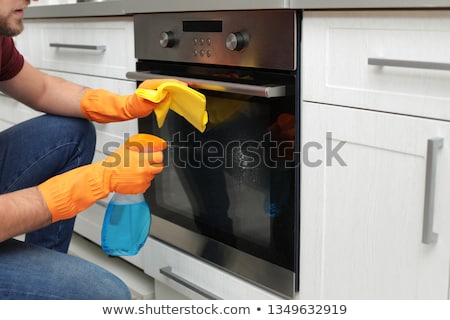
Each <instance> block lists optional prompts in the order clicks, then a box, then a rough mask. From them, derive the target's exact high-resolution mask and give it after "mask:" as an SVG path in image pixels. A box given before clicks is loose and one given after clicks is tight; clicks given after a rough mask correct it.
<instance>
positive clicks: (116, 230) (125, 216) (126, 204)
mask: <svg viewBox="0 0 450 320" xmlns="http://www.w3.org/2000/svg"><path fill="white" fill-rule="evenodd" d="M129 141H132V142H133V143H132V145H133V147H135V146H136V143H138V144H140V145H141V146H142V148H141V147H139V152H154V151H159V150H163V149H165V148H166V147H167V144H166V142H165V141H164V140H162V139H160V138H158V137H155V136H152V135H148V134H138V135H135V136H133V137H131V138H130V139H129V140H128V141H127V142H126V143H125V146H127V143H128V142H129ZM136 141H138V142H136ZM156 144H158V145H156ZM134 152H135V151H134ZM151 220H152V218H151V212H150V207H149V205H148V203H147V201H146V200H145V198H144V195H143V194H142V193H141V194H121V193H115V194H114V195H113V197H112V198H111V201H110V202H109V204H108V207H107V208H106V213H105V216H104V219H103V226H102V236H101V242H102V249H103V251H104V252H105V253H106V254H108V255H110V256H132V255H136V254H137V253H138V252H139V250H140V249H141V248H142V247H143V245H144V244H145V241H146V240H147V238H148V234H149V231H150V226H151Z"/></svg>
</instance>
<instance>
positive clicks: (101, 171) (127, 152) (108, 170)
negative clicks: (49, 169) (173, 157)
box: [38, 134, 167, 222]
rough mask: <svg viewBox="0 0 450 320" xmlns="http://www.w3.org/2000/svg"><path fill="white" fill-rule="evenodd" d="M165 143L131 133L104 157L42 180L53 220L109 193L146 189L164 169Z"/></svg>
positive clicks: (155, 138) (78, 209)
mask: <svg viewBox="0 0 450 320" xmlns="http://www.w3.org/2000/svg"><path fill="white" fill-rule="evenodd" d="M166 146H167V143H166V142H165V141H164V140H163V139H161V138H158V137H155V136H152V135H147V134H138V135H134V136H132V137H131V138H130V139H128V140H127V142H126V143H125V144H124V145H123V146H121V147H120V148H118V149H117V150H116V151H115V152H113V153H112V154H110V155H109V156H108V157H106V158H105V160H103V161H99V162H96V163H93V164H89V165H85V166H82V167H79V168H76V169H73V170H70V171H68V172H65V173H63V174H60V175H58V176H55V177H53V178H50V179H49V180H47V181H45V182H43V183H42V184H40V185H39V186H38V189H39V191H40V192H41V194H42V196H43V198H44V200H45V202H46V203H47V206H48V208H49V209H50V212H51V213H52V222H55V221H59V220H64V219H69V218H72V217H74V216H75V215H77V214H78V213H79V212H81V211H82V210H84V209H86V208H88V207H90V206H91V205H92V204H94V203H95V202H96V201H97V200H100V199H103V198H105V197H107V196H108V194H109V193H110V192H120V193H124V194H137V193H142V192H145V190H147V189H148V187H149V186H150V184H151V181H152V180H153V178H154V177H155V175H156V174H158V173H160V172H161V171H162V170H163V164H162V161H163V155H162V151H161V150H163V149H164V148H165V147H166Z"/></svg>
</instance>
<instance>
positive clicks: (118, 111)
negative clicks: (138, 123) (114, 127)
mask: <svg viewBox="0 0 450 320" xmlns="http://www.w3.org/2000/svg"><path fill="white" fill-rule="evenodd" d="M166 82H175V83H178V84H180V85H185V86H187V84H185V83H184V82H181V81H178V80H175V79H152V80H146V81H144V82H142V83H141V84H140V85H139V88H141V89H147V90H155V89H156V88H158V86H159V85H160V84H162V83H166ZM159 102H162V101H159ZM159 102H157V103H155V102H152V101H149V100H146V99H143V98H141V97H138V96H137V95H136V94H131V95H125V96H121V95H117V94H115V93H112V92H110V91H108V90H104V89H88V90H87V91H86V93H85V94H84V96H83V97H82V99H81V102H80V108H81V111H82V112H83V114H84V116H85V117H86V119H89V120H91V121H96V122H99V123H108V122H117V121H124V120H130V119H135V118H143V117H146V116H148V115H149V114H150V113H151V112H152V111H153V109H155V108H156V107H157V106H158V104H159Z"/></svg>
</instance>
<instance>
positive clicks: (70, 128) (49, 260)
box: [0, 115, 130, 299]
mask: <svg viewBox="0 0 450 320" xmlns="http://www.w3.org/2000/svg"><path fill="white" fill-rule="evenodd" d="M95 138H96V136H95V129H94V126H93V125H92V124H91V123H90V122H88V121H86V120H83V119H76V118H68V117H58V116H52V115H44V116H40V117H37V118H34V119H31V120H28V121H25V122H23V123H21V124H18V125H16V126H13V127H11V128H9V129H7V130H5V131H3V132H1V133H0V193H8V192H12V191H15V190H20V189H23V188H27V187H31V186H36V185H38V184H40V183H42V182H44V181H45V180H47V179H49V178H51V177H53V176H55V175H57V174H60V173H63V172H65V171H68V170H71V169H74V168H76V167H79V166H81V165H85V164H88V163H90V162H91V161H92V158H93V155H94V150H95ZM74 222H75V218H73V219H70V220H65V221H59V222H56V223H53V224H51V225H50V226H48V227H46V228H43V229H41V230H37V231H35V232H32V233H29V234H27V235H26V237H25V239H26V240H25V243H23V242H20V241H16V240H13V239H11V240H8V241H5V242H3V243H0V299H128V298H129V297H130V293H129V290H128V289H127V287H126V286H125V285H124V284H123V282H122V281H121V280H119V279H118V278H116V277H115V276H114V275H112V274H110V273H109V272H107V271H105V270H103V269H101V268H99V267H98V266H95V265H93V264H91V263H89V262H86V261H83V260H81V259H79V258H75V257H71V256H68V255H66V254H64V253H66V252H67V250H68V247H69V244H70V239H71V237H72V232H73V226H74ZM48 249H53V250H48Z"/></svg>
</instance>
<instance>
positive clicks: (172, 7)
mask: <svg viewBox="0 0 450 320" xmlns="http://www.w3.org/2000/svg"><path fill="white" fill-rule="evenodd" d="M349 8H354V9H378V8H379V9H381V8H403V9H405V8H422V9H426V8H450V0H425V1H424V0H364V1H361V0H331V1H330V0H225V1H213V2H211V1H204V0H190V1H179V0H159V1H143V0H107V1H103V2H85V3H72V4H61V5H45V6H33V5H32V6H31V7H29V8H28V9H27V10H26V14H25V16H26V18H64V17H88V16H117V15H131V14H135V13H151V12H174V11H215V10H251V9H305V10H314V9H349Z"/></svg>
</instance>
